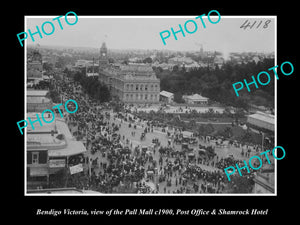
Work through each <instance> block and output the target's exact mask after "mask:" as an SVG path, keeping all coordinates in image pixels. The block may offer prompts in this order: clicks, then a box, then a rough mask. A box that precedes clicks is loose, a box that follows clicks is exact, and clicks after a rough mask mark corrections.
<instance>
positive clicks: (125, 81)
mask: <svg viewBox="0 0 300 225" xmlns="http://www.w3.org/2000/svg"><path fill="white" fill-rule="evenodd" d="M99 81H101V82H103V83H104V84H106V85H107V86H108V88H109V90H110V92H111V95H112V96H114V97H116V98H118V99H119V100H120V101H122V102H124V103H158V102H159V93H160V80H159V79H158V78H157V77H156V75H155V73H154V71H153V69H152V67H151V66H149V65H147V64H130V65H123V64H119V65H117V64H114V65H109V63H108V58H107V48H106V45H102V47H101V49H100V59H99Z"/></svg>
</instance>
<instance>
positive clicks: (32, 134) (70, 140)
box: [26, 113, 86, 156]
mask: <svg viewBox="0 0 300 225" xmlns="http://www.w3.org/2000/svg"><path fill="white" fill-rule="evenodd" d="M38 114H39V116H40V113H38ZM50 115H51V114H50ZM27 116H28V117H30V118H31V120H32V121H34V120H36V118H37V117H36V113H27ZM58 117H59V115H56V117H55V119H54V121H53V122H51V123H44V122H42V124H43V126H40V124H39V123H38V122H36V123H34V128H35V129H34V130H33V129H32V127H31V126H30V125H28V127H27V128H26V129H27V150H33V149H47V150H48V154H49V156H71V155H77V154H80V153H84V152H86V148H85V146H84V145H83V143H82V142H80V141H76V140H75V138H74V137H73V136H72V134H71V132H70V130H69V128H68V126H67V124H66V123H65V121H64V119H62V118H58ZM47 120H48V121H51V119H48V118H47ZM41 121H42V120H41ZM51 131H52V132H54V133H53V136H52V134H51Z"/></svg>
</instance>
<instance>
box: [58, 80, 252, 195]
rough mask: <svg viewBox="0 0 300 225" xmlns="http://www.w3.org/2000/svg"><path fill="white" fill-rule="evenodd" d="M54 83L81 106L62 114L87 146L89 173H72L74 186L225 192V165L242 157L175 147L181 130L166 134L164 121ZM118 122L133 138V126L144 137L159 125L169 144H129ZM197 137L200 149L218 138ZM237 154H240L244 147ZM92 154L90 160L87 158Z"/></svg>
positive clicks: (131, 190)
mask: <svg viewBox="0 0 300 225" xmlns="http://www.w3.org/2000/svg"><path fill="white" fill-rule="evenodd" d="M56 85H57V87H59V89H60V94H61V95H63V96H64V99H74V100H76V102H77V104H78V105H79V106H80V107H78V110H77V112H76V113H74V114H69V115H68V116H67V123H68V125H69V127H70V130H73V131H74V128H76V129H75V131H74V133H76V135H75V136H76V137H77V139H78V140H82V141H84V142H85V146H86V148H87V150H88V151H87V154H86V160H85V162H87V163H86V166H87V167H90V168H89V172H85V173H82V174H81V175H74V176H73V177H72V178H70V183H69V184H68V185H75V186H76V185H77V184H78V188H88V189H91V190H95V191H99V192H101V193H116V192H122V193H141V194H144V193H224V192H226V191H229V190H227V189H226V186H227V184H228V179H227V177H226V175H225V173H224V168H225V167H227V166H230V165H234V164H235V163H238V162H241V160H235V159H232V158H222V157H219V156H218V155H217V154H213V155H211V154H201V152H200V151H199V152H190V151H180V150H178V147H176V148H175V146H176V145H178V143H176V144H175V140H176V138H177V137H178V136H176V134H178V133H180V132H181V130H180V129H177V130H175V132H174V133H172V134H171V133H169V131H168V130H167V127H166V125H164V124H163V123H161V122H157V121H146V120H141V119H139V118H137V117H136V116H133V115H132V114H131V113H130V110H128V107H124V108H123V109H124V110H123V111H121V112H113V110H112V107H111V106H110V104H109V103H105V104H103V103H101V104H98V103H97V102H96V101H95V100H93V99H90V98H88V97H87V96H86V94H84V93H74V92H73V88H74V85H75V86H76V85H78V84H76V83H68V82H65V81H63V80H57V81H56ZM122 126H127V127H128V129H130V130H131V133H130V134H131V136H132V137H134V136H135V134H136V131H137V129H142V134H144V136H145V137H146V136H147V133H151V132H152V133H153V132H155V130H157V129H158V128H160V131H161V132H163V133H165V138H167V139H168V142H167V143H168V144H167V145H166V146H162V145H161V143H160V141H159V140H158V139H157V138H154V139H153V140H152V143H153V148H151V149H150V148H149V147H148V148H146V149H143V148H142V145H133V143H132V141H131V140H130V139H129V138H128V137H127V138H126V137H125V136H124V135H123V134H121V133H120V132H119V129H120V128H121V127H122ZM176 132H177V133H176ZM199 140H200V141H202V142H203V143H204V144H205V145H203V146H202V148H204V149H205V148H208V147H207V146H209V144H210V143H212V142H214V143H215V146H216V142H217V141H216V140H215V138H214V137H199ZM140 142H141V143H142V142H143V140H142V139H141V140H140ZM230 145H237V143H230ZM179 149H180V148H179ZM249 149H250V148H247V149H246V154H247V153H249V152H250V151H251V150H250V151H249ZM252 149H253V148H252ZM254 149H255V150H256V151H257V150H258V148H254ZM208 152H210V151H208ZM241 154H245V153H244V151H243V150H242V151H241ZM91 156H93V158H94V160H91V158H92V157H91ZM248 156H250V154H249V155H248ZM80 162H82V159H81V161H80ZM208 168H210V169H208ZM76 179H78V180H79V179H80V182H79V181H77V182H76ZM76 187H77V186H76Z"/></svg>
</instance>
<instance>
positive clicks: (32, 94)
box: [27, 90, 48, 97]
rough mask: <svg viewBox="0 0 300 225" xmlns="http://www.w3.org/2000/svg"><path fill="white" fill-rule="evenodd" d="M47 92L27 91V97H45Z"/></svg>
mask: <svg viewBox="0 0 300 225" xmlns="http://www.w3.org/2000/svg"><path fill="white" fill-rule="evenodd" d="M47 92H48V90H27V97H28V96H30V97H45V96H46V94H47Z"/></svg>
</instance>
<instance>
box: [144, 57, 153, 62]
mask: <svg viewBox="0 0 300 225" xmlns="http://www.w3.org/2000/svg"><path fill="white" fill-rule="evenodd" d="M143 63H152V58H151V57H147V58H145V59H144V60H143Z"/></svg>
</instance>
